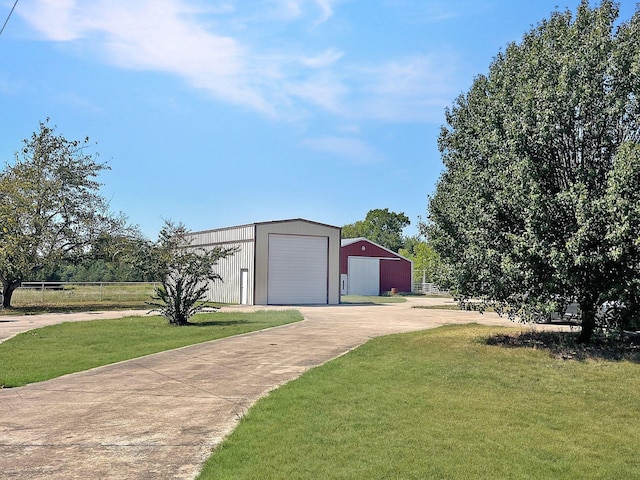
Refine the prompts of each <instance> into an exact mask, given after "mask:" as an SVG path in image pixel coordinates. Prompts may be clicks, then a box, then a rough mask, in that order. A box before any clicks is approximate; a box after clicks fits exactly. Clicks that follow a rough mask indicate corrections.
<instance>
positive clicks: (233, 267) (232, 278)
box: [205, 243, 254, 305]
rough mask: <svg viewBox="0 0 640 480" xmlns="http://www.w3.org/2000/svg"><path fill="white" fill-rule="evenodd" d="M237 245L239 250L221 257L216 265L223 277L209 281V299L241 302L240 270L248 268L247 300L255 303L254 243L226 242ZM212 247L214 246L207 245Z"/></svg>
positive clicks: (234, 302) (230, 245)
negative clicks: (229, 255)
mask: <svg viewBox="0 0 640 480" xmlns="http://www.w3.org/2000/svg"><path fill="white" fill-rule="evenodd" d="M232 246H237V247H239V248H240V250H239V251H238V252H236V253H235V254H233V255H232V256H231V257H227V258H224V259H221V260H220V261H219V262H218V265H217V266H216V272H217V273H218V274H219V275H220V276H221V277H222V280H221V281H220V280H218V281H216V282H209V291H208V295H207V299H208V300H210V301H212V302H220V303H231V304H239V303H240V281H241V278H240V271H241V270H242V269H246V270H247V271H248V272H249V278H248V280H249V285H248V292H247V294H248V295H247V301H248V303H249V305H252V304H253V252H254V244H253V243H240V244H237V245H232V244H226V245H225V247H232ZM205 248H207V249H211V248H213V247H205Z"/></svg>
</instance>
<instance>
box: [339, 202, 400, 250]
mask: <svg viewBox="0 0 640 480" xmlns="http://www.w3.org/2000/svg"><path fill="white" fill-rule="evenodd" d="M410 224H411V222H410V221H409V217H407V216H406V215H405V214H404V212H400V213H396V212H390V211H389V209H388V208H385V209H380V208H378V209H375V210H369V212H368V213H367V216H366V217H365V219H364V220H359V221H357V222H355V223H350V224H348V225H344V226H343V227H342V237H343V238H358V237H363V238H366V239H368V240H371V241H372V242H375V243H377V244H378V245H382V246H383V247H386V248H388V249H389V250H392V251H394V252H397V251H398V250H399V249H400V248H401V247H402V246H403V241H404V239H403V236H402V229H403V228H404V227H406V226H408V225H410Z"/></svg>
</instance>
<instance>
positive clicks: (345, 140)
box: [302, 136, 381, 163]
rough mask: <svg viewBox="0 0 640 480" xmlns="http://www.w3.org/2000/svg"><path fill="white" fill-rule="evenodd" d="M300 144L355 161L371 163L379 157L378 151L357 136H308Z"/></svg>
mask: <svg viewBox="0 0 640 480" xmlns="http://www.w3.org/2000/svg"><path fill="white" fill-rule="evenodd" d="M302 145H304V146H306V147H308V148H311V149H313V150H316V151H319V152H323V153H328V154H330V155H334V156H338V157H342V158H345V159H347V160H350V161H352V162H355V163H372V162H376V161H378V160H379V159H380V158H381V155H380V153H379V152H378V151H376V150H375V149H374V148H372V147H371V146H369V145H368V144H366V143H365V142H363V141H362V140H360V139H358V138H350V137H331V136H329V137H318V138H309V139H306V140H303V141H302Z"/></svg>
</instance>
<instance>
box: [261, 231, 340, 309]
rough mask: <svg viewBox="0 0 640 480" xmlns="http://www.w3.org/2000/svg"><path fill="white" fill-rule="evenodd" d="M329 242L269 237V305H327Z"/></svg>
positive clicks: (279, 236)
mask: <svg viewBox="0 0 640 480" xmlns="http://www.w3.org/2000/svg"><path fill="white" fill-rule="evenodd" d="M328 275H329V238H328V237H309V236H302V235H278V234H270V235H269V279H268V281H267V303H269V304H270V305H287V304H290V305H300V304H318V303H321V304H326V303H327V302H328V278H329V276H328Z"/></svg>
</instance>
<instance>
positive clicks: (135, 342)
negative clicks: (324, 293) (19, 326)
mask: <svg viewBox="0 0 640 480" xmlns="http://www.w3.org/2000/svg"><path fill="white" fill-rule="evenodd" d="M300 320H302V316H301V315H300V313H299V312H297V311H294V310H287V311H259V312H254V313H241V312H229V313H227V312H224V313H220V312H218V313H208V314H199V315H196V316H195V317H193V318H192V319H191V321H192V322H194V325H187V326H183V327H175V326H170V325H168V323H167V320H166V319H165V318H163V317H158V316H153V317H151V316H150V317H128V318H122V319H115V320H94V321H87V322H68V323H62V324H59V325H53V326H50V327H44V328H39V329H37V330H31V331H28V332H25V333H21V334H20V335H17V336H16V337H13V338H11V339H9V340H7V341H6V342H4V343H0V387H17V386H20V385H25V384H27V383H33V382H40V381H43V380H48V379H50V378H55V377H59V376H61V375H64V374H67V373H73V372H80V371H83V370H87V369H89V368H94V367H98V366H100V365H107V364H109V363H114V362H119V361H122V360H128V359H131V358H135V357H141V356H143V355H148V354H150V353H156V352H161V351H164V350H170V349H173V348H178V347H183V346H185V345H192V344H195V343H200V342H206V341H208V340H215V339H218V338H223V337H229V336H232V335H237V334H240V333H246V332H251V331H254V330H261V329H264V328H269V327H274V326H278V325H284V324H287V323H292V322H297V321H300Z"/></svg>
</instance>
